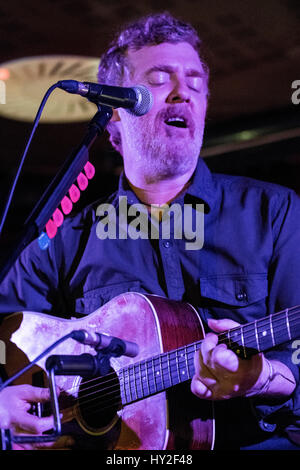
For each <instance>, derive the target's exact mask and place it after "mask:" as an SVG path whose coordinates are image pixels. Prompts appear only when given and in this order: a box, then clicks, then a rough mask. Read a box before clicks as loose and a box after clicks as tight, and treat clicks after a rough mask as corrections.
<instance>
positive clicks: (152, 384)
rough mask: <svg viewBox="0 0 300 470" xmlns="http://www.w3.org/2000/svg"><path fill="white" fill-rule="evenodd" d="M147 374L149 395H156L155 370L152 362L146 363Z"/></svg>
mask: <svg viewBox="0 0 300 470" xmlns="http://www.w3.org/2000/svg"><path fill="white" fill-rule="evenodd" d="M146 367H147V374H148V384H149V395H152V394H153V393H156V387H155V379H154V370H153V364H152V360H151V359H150V360H148V361H147V362H146Z"/></svg>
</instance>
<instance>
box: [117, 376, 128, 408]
mask: <svg viewBox="0 0 300 470" xmlns="http://www.w3.org/2000/svg"><path fill="white" fill-rule="evenodd" d="M118 378H119V383H120V395H121V402H122V405H125V404H126V402H127V400H126V391H125V384H124V371H123V370H120V371H119V373H118Z"/></svg>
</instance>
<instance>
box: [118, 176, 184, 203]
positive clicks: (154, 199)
mask: <svg viewBox="0 0 300 470" xmlns="http://www.w3.org/2000/svg"><path fill="white" fill-rule="evenodd" d="M190 177H191V175H190V174H189V175H183V176H180V177H178V178H175V179H172V180H162V181H157V182H152V183H150V184H149V183H146V182H145V181H142V180H138V181H132V179H131V178H128V177H127V180H128V183H129V185H130V187H131V189H132V190H133V192H134V193H135V194H136V195H137V197H138V198H139V200H140V201H141V202H143V203H145V204H147V205H151V204H154V205H163V204H169V203H170V202H171V201H173V200H174V199H175V198H176V197H177V196H179V195H180V194H181V193H182V192H183V191H185V190H186V188H187V187H188V186H189V185H190Z"/></svg>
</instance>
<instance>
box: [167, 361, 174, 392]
mask: <svg viewBox="0 0 300 470" xmlns="http://www.w3.org/2000/svg"><path fill="white" fill-rule="evenodd" d="M166 357H167V366H168V367H167V371H168V379H169V382H170V387H171V386H172V385H173V382H172V375H171V368H170V355H169V353H168V354H167V356H166Z"/></svg>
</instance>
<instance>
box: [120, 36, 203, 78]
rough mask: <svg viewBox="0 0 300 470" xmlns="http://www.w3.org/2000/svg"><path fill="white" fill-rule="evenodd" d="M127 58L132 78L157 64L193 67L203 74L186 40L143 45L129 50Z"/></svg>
mask: <svg viewBox="0 0 300 470" xmlns="http://www.w3.org/2000/svg"><path fill="white" fill-rule="evenodd" d="M127 58H128V59H129V62H130V65H131V68H132V78H137V77H142V76H143V75H145V74H146V73H147V71H149V70H150V69H151V68H153V67H159V66H168V67H171V68H172V69H174V70H177V69H183V70H191V69H195V70H198V71H199V72H200V73H201V74H204V69H203V66H202V63H201V61H200V58H199V56H198V53H197V51H196V50H195V49H194V48H193V46H191V44H189V43H187V42H179V43H176V44H171V43H162V44H158V45H155V46H145V47H142V48H141V49H139V50H137V51H134V50H129V51H128V52H127Z"/></svg>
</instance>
